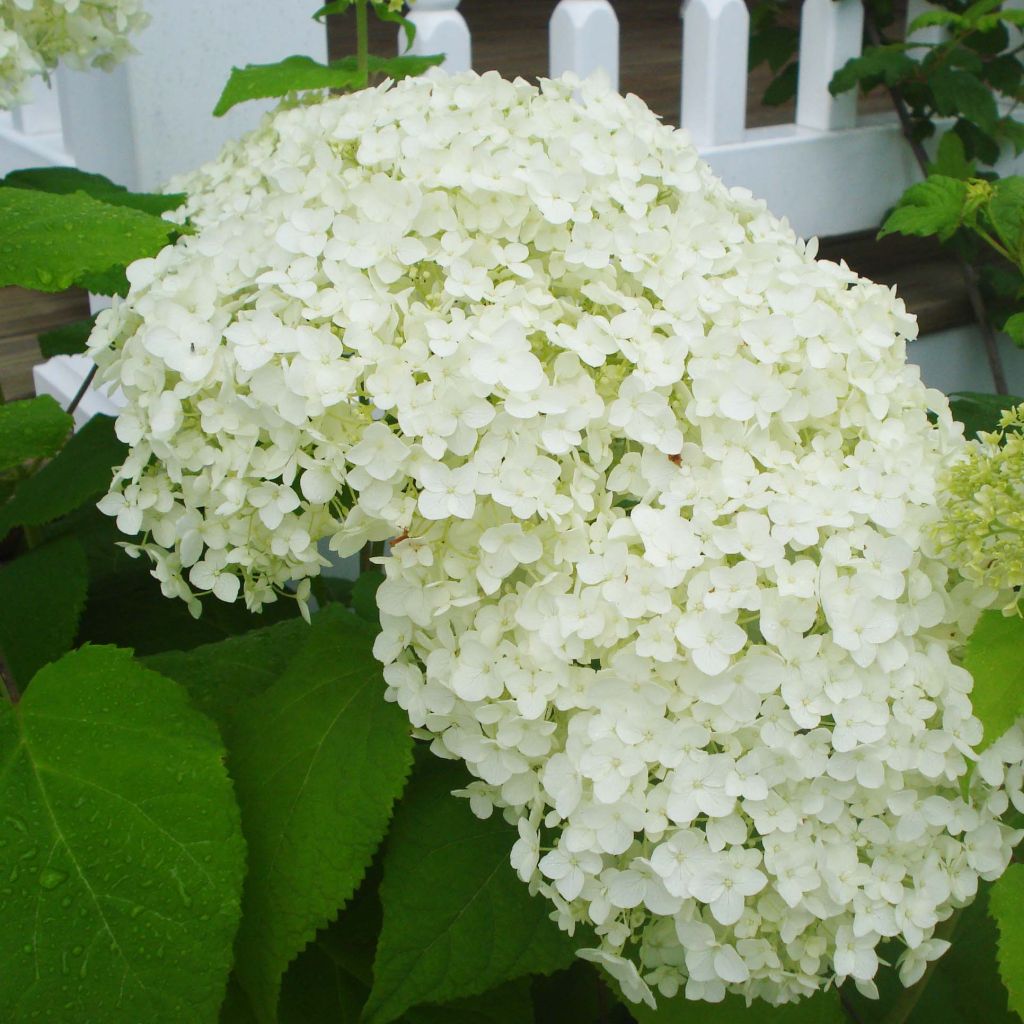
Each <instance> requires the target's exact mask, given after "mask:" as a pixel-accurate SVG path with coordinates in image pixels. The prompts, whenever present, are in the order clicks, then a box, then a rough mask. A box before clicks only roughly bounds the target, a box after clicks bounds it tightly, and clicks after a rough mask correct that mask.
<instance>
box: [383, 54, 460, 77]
mask: <svg viewBox="0 0 1024 1024" xmlns="http://www.w3.org/2000/svg"><path fill="white" fill-rule="evenodd" d="M443 63H444V54H443V53H431V54H425V55H422V56H421V55H420V54H407V55H405V56H402V57H373V56H371V57H370V72H371V73H372V74H378V75H387V77H388V78H393V79H394V80H395V81H396V82H397V81H399V80H401V79H403V78H416V77H417V76H419V75H422V74H423V72H424V71H428V70H429V69H430V68H434V67H438V66H439V65H441V64H443Z"/></svg>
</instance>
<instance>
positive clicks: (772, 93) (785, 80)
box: [762, 62, 799, 107]
mask: <svg viewBox="0 0 1024 1024" xmlns="http://www.w3.org/2000/svg"><path fill="white" fill-rule="evenodd" d="M798 78H799V67H798V66H797V64H796V62H794V63H792V64H790V65H789V66H788V67H787V68H785V69H784V70H783V71H782V72H781V73H780V74H778V75H776V76H775V77H774V78H773V79H772V80H771V82H769V83H768V88H767V89H765V91H764V96H763V97H762V99H763V100H764V103H765V105H766V106H769V107H778V106H781V105H782V104H783V103H788V102H789V101H790V100H791V99H792V98H793V97H794V96H795V95H796V86H797V79H798Z"/></svg>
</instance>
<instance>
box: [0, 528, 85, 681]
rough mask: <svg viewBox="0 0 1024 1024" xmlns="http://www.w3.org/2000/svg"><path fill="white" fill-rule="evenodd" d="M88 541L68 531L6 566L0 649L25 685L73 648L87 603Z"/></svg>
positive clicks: (0, 574)
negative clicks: (81, 541) (84, 544)
mask: <svg viewBox="0 0 1024 1024" xmlns="http://www.w3.org/2000/svg"><path fill="white" fill-rule="evenodd" d="M87 571H88V569H87V566H86V561H85V552H84V551H83V550H82V545H81V544H79V543H78V541H77V540H75V539H74V537H62V538H61V539H60V540H56V541H54V542H53V543H52V544H46V545H45V546H43V547H41V548H35V549H33V550H32V551H29V552H28V553H27V554H24V555H22V556H21V557H20V558H16V559H14V561H13V562H8V563H7V565H5V566H3V567H2V568H0V609H3V612H2V614H0V651H3V655H4V659H5V660H6V662H7V665H8V668H9V669H10V671H11V674H12V675H13V676H14V678H15V680H16V681H17V683H18V684H19V685H20V686H21V687H22V688H24V687H25V686H27V685H28V682H29V680H30V679H31V678H32V677H33V676H34V675H35V674H36V672H38V671H39V669H41V668H42V667H43V666H44V665H45V664H46V663H47V662H50V661H56V660H57V659H58V658H59V657H60V656H61V655H62V654H66V653H67V652H68V651H69V650H71V647H72V645H73V644H74V640H75V631H76V630H77V629H78V617H79V615H81V613H82V606H83V605H84V604H85V592H86V585H87V584H86V575H87Z"/></svg>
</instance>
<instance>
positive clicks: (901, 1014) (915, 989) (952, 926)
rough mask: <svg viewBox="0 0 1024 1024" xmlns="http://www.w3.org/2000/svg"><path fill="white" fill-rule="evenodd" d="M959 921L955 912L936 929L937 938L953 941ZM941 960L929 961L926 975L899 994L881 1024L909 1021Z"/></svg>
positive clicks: (901, 1023)
mask: <svg viewBox="0 0 1024 1024" xmlns="http://www.w3.org/2000/svg"><path fill="white" fill-rule="evenodd" d="M959 920H960V911H959V910H955V911H953V913H952V914H950V916H949V917H947V918H946V920H945V921H943V922H942V923H941V924H940V925H939V926H938V927H937V928H936V929H935V938H937V939H949V940H952V938H953V932H954V931H956V924H957V921H959ZM941 959H942V957H937V958H936V959H934V960H931V961H929V963H928V966H927V967H926V968H925V971H924V974H922V975H921V977H920V978H919V979H918V980H917V981H916V982H915V983H914V984H913V985H911V986H910V988H905V989H904V990H903V991H902V992H901V993H900V994H899V996H898V997H897V999H896V1001H895V1002H894V1003H893V1004H892V1006H891V1007H890V1008H889V1012H888V1013H887V1014H886V1015H885V1016H884V1017H883V1018H882V1022H881V1024H904V1022H905V1021H906V1020H908V1019H909V1017H910V1015H911V1014H912V1013H913V1012H914V1007H915V1006H917V1001H918V1000H919V999H920V998H921V994H922V993H923V992H924V990H925V988H926V987H927V985H928V982H929V981H931V978H932V974H933V973H934V972H935V968H936V966H937V965H938V963H939V961H940V960H941Z"/></svg>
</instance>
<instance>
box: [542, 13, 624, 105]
mask: <svg viewBox="0 0 1024 1024" xmlns="http://www.w3.org/2000/svg"><path fill="white" fill-rule="evenodd" d="M548 45H549V52H550V68H551V77H552V78H557V77H558V76H559V75H562V74H564V73H565V72H566V71H574V72H576V74H578V75H579V76H580V77H581V78H586V77H588V76H589V75H591V74H593V73H594V72H595V71H603V72H604V73H605V74H606V75H607V76H608V79H609V81H610V82H611V86H612V88H613V89H618V87H619V19H618V18H617V17H616V16H615V11H614V9H613V8H612V5H611V4H610V3H609V2H608V0H560V2H559V3H558V5H557V6H556V7H555V10H554V12H553V13H552V15H551V21H550V22H549V24H548Z"/></svg>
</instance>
